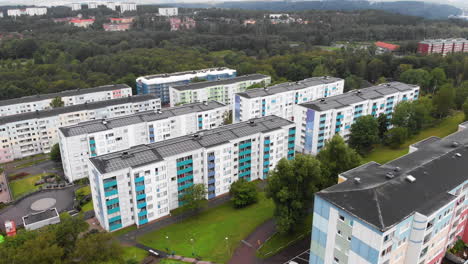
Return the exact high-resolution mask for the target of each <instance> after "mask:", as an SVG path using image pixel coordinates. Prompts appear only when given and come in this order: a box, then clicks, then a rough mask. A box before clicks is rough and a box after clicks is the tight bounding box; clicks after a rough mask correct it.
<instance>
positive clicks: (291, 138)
mask: <svg viewBox="0 0 468 264" xmlns="http://www.w3.org/2000/svg"><path fill="white" fill-rule="evenodd" d="M295 139H296V137H289V138H288V141H292V140H295Z"/></svg>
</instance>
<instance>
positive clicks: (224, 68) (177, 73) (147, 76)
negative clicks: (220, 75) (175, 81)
mask: <svg viewBox="0 0 468 264" xmlns="http://www.w3.org/2000/svg"><path fill="white" fill-rule="evenodd" d="M214 70H218V71H221V70H229V68H227V67H218V68H206V69H201V70H193V71H181V72H173V73H160V74H153V75H146V76H140V77H139V78H144V79H147V80H151V79H155V78H167V77H171V76H180V75H185V74H195V73H198V72H204V71H214Z"/></svg>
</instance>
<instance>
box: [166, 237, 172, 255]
mask: <svg viewBox="0 0 468 264" xmlns="http://www.w3.org/2000/svg"><path fill="white" fill-rule="evenodd" d="M170 247H171V245H170V244H169V236H166V251H167V253H169V254H170Z"/></svg>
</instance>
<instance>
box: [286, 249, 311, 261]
mask: <svg viewBox="0 0 468 264" xmlns="http://www.w3.org/2000/svg"><path fill="white" fill-rule="evenodd" d="M309 257H310V250H306V251H304V252H302V253H301V254H299V255H297V256H295V257H294V258H292V259H290V260H288V261H286V262H285V263H284V264H296V263H297V264H309Z"/></svg>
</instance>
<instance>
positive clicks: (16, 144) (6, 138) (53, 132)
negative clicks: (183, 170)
mask: <svg viewBox="0 0 468 264" xmlns="http://www.w3.org/2000/svg"><path fill="white" fill-rule="evenodd" d="M160 108H161V102H160V100H159V99H156V98H154V96H151V95H143V96H132V97H127V98H119V99H113V100H108V101H101V102H94V103H86V104H80V105H72V106H66V107H59V108H54V109H51V110H43V111H35V112H29V113H24V114H18V115H12V116H4V117H0V163H5V162H8V161H12V160H14V159H20V158H24V157H27V156H31V155H35V154H41V153H48V152H50V150H51V148H52V146H53V145H54V144H56V143H58V141H59V138H58V128H60V127H62V126H69V125H73V124H77V123H79V122H84V121H88V120H93V119H102V118H112V117H118V116H125V115H130V114H133V113H138V112H142V111H149V110H157V109H160Z"/></svg>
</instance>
